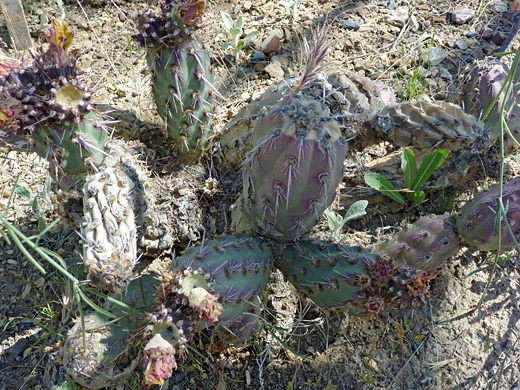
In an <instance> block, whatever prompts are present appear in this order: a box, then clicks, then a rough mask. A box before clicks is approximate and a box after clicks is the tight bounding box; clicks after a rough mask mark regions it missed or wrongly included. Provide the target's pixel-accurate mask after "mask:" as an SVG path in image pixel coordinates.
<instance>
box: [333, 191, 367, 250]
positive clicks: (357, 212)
mask: <svg viewBox="0 0 520 390" xmlns="http://www.w3.org/2000/svg"><path fill="white" fill-rule="evenodd" d="M367 206H368V201H366V200H358V201H357V202H355V203H353V204H352V205H351V206H350V207H349V209H348V210H347V212H346V213H345V215H344V216H343V217H342V216H341V215H339V214H336V213H335V212H334V211H332V210H330V209H327V210H325V212H324V214H325V216H326V217H327V223H328V225H329V229H330V230H331V237H332V238H333V239H334V240H336V241H338V242H341V240H340V238H339V235H340V233H341V230H342V229H343V225H345V223H346V222H348V221H351V220H353V219H356V218H360V217H362V216H363V215H365V214H366V211H365V210H366V208H367Z"/></svg>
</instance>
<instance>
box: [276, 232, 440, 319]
mask: <svg viewBox="0 0 520 390" xmlns="http://www.w3.org/2000/svg"><path fill="white" fill-rule="evenodd" d="M276 266H277V267H278V268H279V269H280V271H281V272H282V273H283V274H284V276H285V277H286V278H287V279H288V280H289V282H291V283H292V284H293V286H294V287H295V288H296V290H297V291H298V293H300V294H301V295H303V296H304V297H306V298H309V299H311V300H312V301H313V302H314V303H315V304H316V305H318V306H320V307H322V308H324V309H329V310H332V309H339V310H348V311H349V313H350V314H352V315H370V314H378V313H380V312H381V311H382V310H384V309H386V308H389V307H392V306H395V305H399V306H404V305H406V304H411V305H414V306H415V305H417V304H418V303H419V302H421V301H422V300H423V299H424V298H425V297H426V296H427V295H428V293H429V288H430V280H431V279H433V278H434V277H435V276H436V275H437V274H438V271H433V272H431V273H427V272H425V271H421V270H412V269H408V268H405V267H402V266H398V265H397V264H396V263H394V262H393V260H392V259H391V258H388V257H384V256H381V255H378V254H374V253H370V252H365V251H363V250H362V249H360V248H359V247H341V246H339V245H338V244H326V243H314V242H308V241H303V240H302V241H300V242H298V244H297V245H295V246H292V247H288V248H287V249H286V250H285V252H284V253H283V256H282V258H281V260H280V261H277V262H276Z"/></svg>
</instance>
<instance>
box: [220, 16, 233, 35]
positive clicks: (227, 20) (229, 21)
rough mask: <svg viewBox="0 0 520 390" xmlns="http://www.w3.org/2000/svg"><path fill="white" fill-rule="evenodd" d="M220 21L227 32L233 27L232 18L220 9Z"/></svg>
mask: <svg viewBox="0 0 520 390" xmlns="http://www.w3.org/2000/svg"><path fill="white" fill-rule="evenodd" d="M220 16H221V17H222V22H223V23H224V29H225V30H226V31H227V32H229V31H230V30H231V29H232V28H233V19H231V16H229V14H228V13H227V12H226V11H220Z"/></svg>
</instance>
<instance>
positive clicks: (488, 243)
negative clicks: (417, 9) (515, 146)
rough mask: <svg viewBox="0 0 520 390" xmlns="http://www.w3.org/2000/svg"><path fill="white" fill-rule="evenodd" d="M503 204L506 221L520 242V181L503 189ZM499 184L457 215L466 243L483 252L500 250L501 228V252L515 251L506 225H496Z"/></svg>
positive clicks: (513, 241) (459, 228)
mask: <svg viewBox="0 0 520 390" xmlns="http://www.w3.org/2000/svg"><path fill="white" fill-rule="evenodd" d="M502 190H503V193H502V202H503V204H504V208H505V210H506V211H507V213H506V215H505V217H506V218H507V221H508V222H509V226H510V227H511V230H512V232H513V234H514V238H515V239H516V240H517V241H518V240H519V239H520V212H519V210H518V206H517V204H516V202H518V201H519V200H520V178H516V179H513V180H511V181H510V182H508V183H507V184H504V185H503V189H502ZM498 195H499V184H496V185H495V186H494V187H492V188H491V189H489V190H487V191H482V192H480V193H479V194H477V195H476V196H475V198H473V200H471V201H470V202H468V203H466V204H465V205H464V207H462V209H461V210H460V212H459V214H458V215H457V229H458V232H459V235H460V237H461V238H462V240H463V241H464V242H465V243H466V244H467V245H468V246H469V247H470V248H474V249H478V250H481V251H496V250H498V226H500V234H501V239H500V249H501V250H505V249H511V248H513V247H514V246H515V240H514V239H513V237H511V234H510V233H509V230H508V229H507V227H506V224H505V221H504V219H503V218H504V215H502V219H501V221H500V224H499V225H498V224H497V223H496V215H497V210H498Z"/></svg>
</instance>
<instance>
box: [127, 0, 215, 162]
mask: <svg viewBox="0 0 520 390" xmlns="http://www.w3.org/2000/svg"><path fill="white" fill-rule="evenodd" d="M205 5H206V2H205V1H204V0H185V1H174V0H164V1H162V2H161V5H160V10H158V11H157V12H154V11H152V10H149V11H147V12H144V13H141V14H140V15H139V16H138V19H137V23H138V30H139V32H138V34H136V35H135V36H134V37H135V38H136V39H137V40H138V41H139V42H140V43H141V44H142V45H143V46H144V47H146V50H147V57H146V58H147V62H148V66H149V67H150V70H151V71H152V83H153V94H154V98H155V102H156V105H157V109H158V111H159V114H160V115H161V117H162V118H163V119H164V121H165V124H166V126H167V129H168V133H169V135H170V137H171V139H172V142H173V143H174V144H175V145H176V147H177V150H178V151H179V153H180V154H182V155H187V154H192V155H198V154H200V153H201V151H203V150H204V149H205V148H206V147H207V146H208V141H209V137H210V135H211V122H212V119H213V118H212V116H213V113H212V112H213V104H212V89H213V87H212V79H213V76H212V73H211V64H210V58H209V54H208V52H207V51H206V50H204V48H203V47H202V45H201V43H200V42H199V40H198V38H197V36H196V31H197V30H198V29H200V28H201V18H202V16H203V13H204V8H205Z"/></svg>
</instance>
